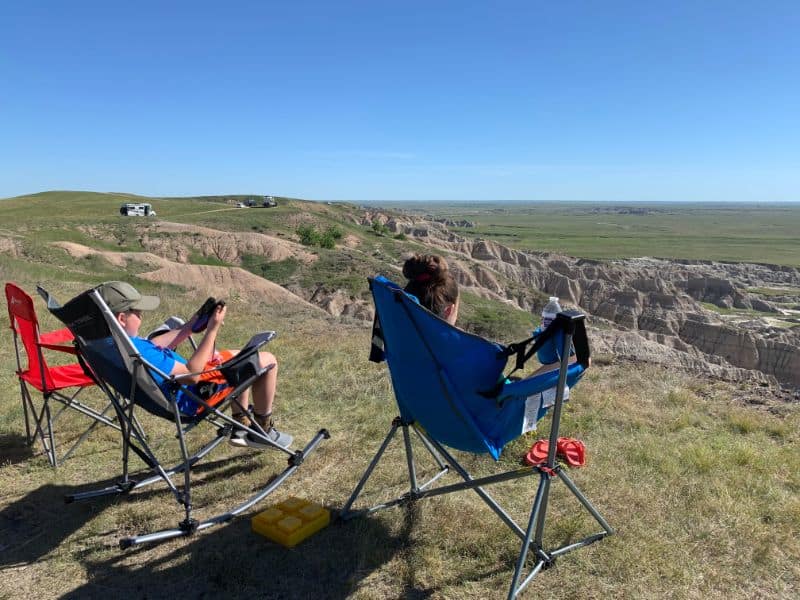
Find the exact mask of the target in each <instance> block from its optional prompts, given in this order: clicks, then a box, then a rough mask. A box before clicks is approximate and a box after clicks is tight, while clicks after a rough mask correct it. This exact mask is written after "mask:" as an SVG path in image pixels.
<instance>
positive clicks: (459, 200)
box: [0, 190, 800, 206]
mask: <svg viewBox="0 0 800 600" xmlns="http://www.w3.org/2000/svg"><path fill="white" fill-rule="evenodd" d="M48 193H89V194H109V195H111V194H116V195H123V196H138V197H142V198H156V199H178V198H213V197H223V196H224V197H238V196H243V197H244V196H274V197H278V198H290V199H296V200H307V201H310V202H347V203H352V204H378V203H393V204H394V203H415V204H422V203H429V204H440V203H467V204H472V203H486V202H488V203H492V202H493V203H508V204H523V203H530V204H537V203H541V204H547V203H550V204H555V203H578V204H750V205H759V206H760V205H771V206H774V205H786V204H788V205H794V204H800V199H798V200H610V199H604V200H596V199H595V200H584V199H564V198H561V199H529V198H526V199H504V198H500V199H496V198H495V199H489V198H481V199H463V198H428V199H409V198H391V199H390V198H379V199H375V198H372V199H368V200H366V199H353V198H349V199H346V198H303V197H301V196H290V195H282V194H275V193H271V194H262V193H258V194H254V193H216V194H214V193H210V194H209V193H203V194H194V195H191V194H189V195H182V196H175V195H147V194H139V193H135V192H113V191H102V192H98V191H95V190H44V191H39V192H30V193H25V194H17V195H14V196H6V197H2V198H0V201H2V200H11V199H14V198H20V197H24V196H38V195H41V194H48Z"/></svg>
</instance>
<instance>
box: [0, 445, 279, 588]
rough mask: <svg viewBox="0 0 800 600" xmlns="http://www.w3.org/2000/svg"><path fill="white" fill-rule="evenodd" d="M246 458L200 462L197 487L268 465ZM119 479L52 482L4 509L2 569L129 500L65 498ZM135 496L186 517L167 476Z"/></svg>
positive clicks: (0, 519)
mask: <svg viewBox="0 0 800 600" xmlns="http://www.w3.org/2000/svg"><path fill="white" fill-rule="evenodd" d="M241 459H242V457H240V456H239V457H237V456H234V457H228V458H224V459H221V460H218V461H215V462H210V463H205V464H202V465H198V466H196V467H195V468H194V469H193V473H194V474H195V475H196V476H197V477H196V479H195V481H194V485H193V486H192V489H198V488H199V487H201V486H203V485H206V484H210V483H212V482H213V481H218V480H228V479H230V478H231V477H235V476H237V475H239V474H241V473H248V472H251V471H253V470H255V469H258V468H262V467H260V465H259V464H258V463H257V462H255V461H249V462H247V463H244V464H234V463H237V462H239V463H240V462H241ZM178 477H179V478H180V477H182V476H178ZM274 477H275V474H270V476H269V479H268V480H265V481H264V485H266V484H267V483H268V482H269V481H271V480H272V479H274ZM132 479H134V480H135V479H136V476H135V475H134V476H132ZM118 480H119V479H118V478H117V477H114V478H111V479H106V480H102V481H96V482H93V483H92V484H90V485H80V486H70V485H53V484H47V485H44V486H42V487H40V488H38V489H36V490H34V491H32V492H30V493H29V494H27V495H26V496H24V497H22V498H20V499H19V500H17V501H16V502H12V503H11V504H9V505H8V506H6V507H5V508H3V509H2V510H0V572H2V570H3V569H4V568H8V567H19V566H23V565H27V564H31V563H33V562H36V561H37V560H39V559H41V558H42V557H44V556H45V555H47V554H48V553H50V552H52V551H53V550H55V549H56V548H58V547H59V546H60V545H61V543H62V542H63V541H64V540H65V539H67V538H68V537H69V536H71V535H72V534H74V533H75V532H76V531H78V530H80V529H81V528H82V527H84V526H85V525H86V524H87V523H88V522H89V521H90V520H91V519H93V518H95V517H96V516H97V515H98V514H99V513H101V512H102V511H104V510H105V509H106V508H107V507H108V506H110V505H111V504H112V503H114V502H116V501H118V500H122V501H123V502H124V501H125V500H126V499H127V498H128V496H125V495H124V494H123V495H109V496H105V497H100V498H95V499H93V500H91V501H83V502H73V503H70V504H67V505H65V503H64V498H65V497H66V496H68V495H72V494H77V493H81V492H86V491H90V490H97V489H102V488H105V487H109V486H113V485H114V484H115V483H116V482H117V481H118ZM129 498H130V499H131V500H134V499H135V500H136V501H143V500H144V501H146V500H149V499H155V498H163V499H164V501H166V502H167V503H168V505H169V510H170V511H171V512H172V513H174V515H175V524H176V525H177V523H178V522H179V521H180V520H181V519H182V518H183V509H182V508H181V507H180V506H179V505H178V504H177V503H176V502H174V501H171V492H170V491H169V490H168V489H167V487H166V485H165V484H164V483H163V482H161V481H159V482H157V483H154V484H153V485H151V486H149V487H147V488H144V489H142V490H137V491H135V492H133V493H132V494H131V495H130V496H129ZM198 516H199V517H201V518H203V514H202V511H200V510H199V511H198Z"/></svg>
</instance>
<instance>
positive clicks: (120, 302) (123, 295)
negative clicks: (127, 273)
mask: <svg viewBox="0 0 800 600" xmlns="http://www.w3.org/2000/svg"><path fill="white" fill-rule="evenodd" d="M96 289H97V291H98V292H100V297H101V298H102V299H103V301H104V302H105V303H106V305H107V306H108V308H109V309H110V310H111V312H113V313H114V314H117V313H123V312H125V311H126V310H131V309H134V310H154V309H156V308H158V305H159V304H160V303H161V299H160V298H159V297H158V296H142V295H141V294H140V293H139V292H138V291H137V290H136V288H135V287H133V286H132V285H131V284H130V283H125V282H124V281H107V282H106V283H102V284H100V285H98V286H97V288H96Z"/></svg>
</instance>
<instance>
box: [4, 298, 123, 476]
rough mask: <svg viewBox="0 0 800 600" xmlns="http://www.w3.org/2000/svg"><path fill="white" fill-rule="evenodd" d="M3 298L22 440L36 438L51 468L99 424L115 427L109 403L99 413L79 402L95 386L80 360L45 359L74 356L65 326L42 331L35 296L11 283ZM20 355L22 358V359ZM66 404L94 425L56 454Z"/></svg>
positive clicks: (70, 339) (70, 336) (71, 338)
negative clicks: (50, 353) (57, 427)
mask: <svg viewBox="0 0 800 600" xmlns="http://www.w3.org/2000/svg"><path fill="white" fill-rule="evenodd" d="M6 301H7V303H8V317H9V320H10V322H11V331H12V333H13V336H14V351H15V353H16V358H17V371H16V373H17V377H18V379H19V388H20V396H21V398H22V409H23V413H24V415H25V438H26V441H27V443H28V444H29V445H30V444H33V443H34V441H35V439H36V438H37V437H38V438H40V439H41V441H42V446H43V447H44V452H45V454H46V455H47V459H48V460H49V461H50V464H51V465H53V466H54V467H55V466H58V463H59V462H60V461H63V460H65V459H66V458H68V457H69V456H70V454H72V452H74V450H75V449H76V448H77V447H78V446H79V445H80V444H81V442H83V441H84V440H85V439H86V437H87V436H88V435H89V433H90V432H91V430H92V429H93V428H94V427H95V426H96V425H97V424H98V423H103V424H105V425H109V426H111V427H114V428H116V429H119V427H118V426H117V425H116V424H115V423H114V422H113V421H111V420H110V419H109V418H108V417H106V416H105V413H106V412H107V411H108V410H110V409H111V406H110V405H109V406H107V407H106V409H105V410H104V411H102V412H99V411H97V410H95V409H94V408H92V407H90V406H87V405H85V404H83V403H81V402H79V401H78V400H77V396H78V395H79V394H80V393H81V392H82V391H83V389H84V388H86V387H88V386H92V385H94V381H93V380H92V379H91V378H90V377H89V376H87V375H86V373H84V371H83V369H82V368H81V365H80V364H78V363H77V362H73V363H70V364H67V365H59V366H50V365H49V364H48V363H47V360H46V355H45V352H44V350H54V351H57V352H68V353H71V354H75V348H74V346H73V345H72V343H71V342H72V340H73V336H72V333H70V331H69V329H66V328H64V329H58V330H56V331H51V332H48V333H41V332H40V331H39V320H38V319H37V317H36V310H35V309H34V307H33V300H32V299H31V297H30V296H29V295H28V294H26V293H25V292H24V291H23V290H22V289H20V288H19V287H18V286H17V285H15V284H13V283H7V284H6ZM23 353H24V355H25V360H23ZM23 363H27V364H23ZM29 386H31V387H33V388H35V389H36V390H38V391H39V392H40V393H41V394H42V399H43V402H42V403H41V406H39V407H37V403H36V402H34V399H33V395H32V394H31V390H30V388H29ZM50 400H56V401H58V402H60V403H61V404H62V406H61V408H60V410H59V411H58V412H57V413H56V414H52V413H51V408H50ZM67 408H70V409H73V410H75V411H77V412H80V413H82V414H84V415H86V416H87V417H89V418H90V419H92V423H91V425H90V426H89V428H88V429H87V430H86V431H84V432H83V433H82V435H81V436H80V437H79V438H78V439H77V440H76V441H75V442H74V443H73V444H72V446H71V447H70V448H69V449H68V450H67V451H66V452H64V453H63V454H62V456H61V457H60V458H59V456H58V454H57V452H56V441H55V432H54V430H53V424H54V422H55V421H56V420H57V419H58V418H59V417H60V416H61V414H62V413H63V412H64V411H65V410H66V409H67Z"/></svg>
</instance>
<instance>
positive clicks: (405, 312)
mask: <svg viewBox="0 0 800 600" xmlns="http://www.w3.org/2000/svg"><path fill="white" fill-rule="evenodd" d="M370 289H371V291H372V296H373V298H374V301H375V311H376V316H377V319H378V321H379V325H380V330H381V332H382V336H383V341H384V350H385V353H386V360H387V362H388V365H389V371H390V374H391V379H392V385H393V388H394V393H395V398H396V400H397V405H398V407H399V409H400V415H401V417H402V418H403V419H404V420H406V421H415V422H417V423H419V424H420V425H422V427H424V429H425V430H426V431H427V433H428V434H430V435H431V436H432V437H433V438H434V439H436V440H437V441H439V442H441V443H443V444H445V445H448V446H450V447H452V448H456V449H458V450H465V451H469V452H474V453H486V452H488V453H490V454H491V455H492V457H493V458H495V459H498V458H499V456H500V452H501V451H502V449H503V446H505V444H507V443H508V442H509V441H511V440H513V439H515V438H516V437H518V436H519V435H521V434H522V433H523V425H522V424H523V422H524V420H525V418H526V415H525V411H526V399H527V398H529V397H532V396H533V395H535V394H540V393H541V392H542V391H544V390H547V389H549V388H552V387H554V386H555V385H556V384H557V382H558V371H557V370H556V371H553V372H550V373H545V374H543V375H539V376H536V377H531V378H528V379H525V380H522V381H519V382H514V383H508V384H507V385H504V386H502V390H501V391H500V393H499V394H498V395H495V396H494V397H487V396H489V394H487V393H486V392H487V391H489V390H492V389H493V388H496V387H497V384H498V383H502V381H503V379H504V377H503V370H504V368H505V367H506V363H507V357H508V355H507V353H506V352H505V347H504V346H502V345H500V344H497V343H495V342H491V341H489V340H486V339H484V338H482V337H479V336H476V335H473V334H470V333H467V332H466V331H463V330H461V329H458V328H457V327H453V326H452V325H450V324H449V323H447V322H446V321H444V320H443V319H441V318H439V317H437V316H436V315H434V314H433V313H432V312H430V311H429V310H427V309H425V308H424V307H422V306H420V305H419V303H418V302H416V301H415V300H414V299H412V298H411V297H409V296H408V295H407V294H406V293H405V292H403V291H402V290H401V289H400V288H399V287H398V286H397V285H395V284H394V283H392V282H391V281H389V280H387V279H385V278H383V277H376V278H374V279H371V280H370ZM583 371H584V366H583V365H581V364H579V363H574V364H571V365H570V366H569V370H568V374H567V382H568V384H569V385H573V384H574V383H575V382H577V380H578V379H579V378H580V376H581V375H582V373H583ZM537 408H538V405H537ZM542 414H543V412H542V413H541V414H537V413H536V412H535V413H534V418H537V417H541V415H542Z"/></svg>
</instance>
